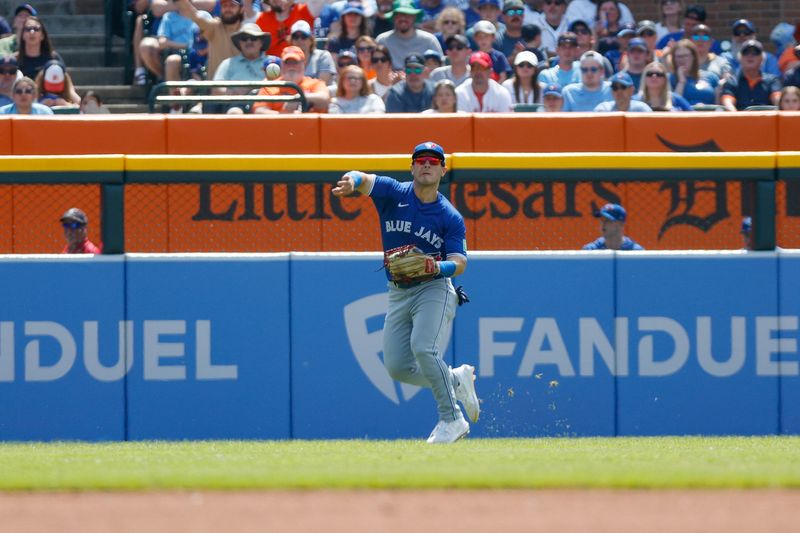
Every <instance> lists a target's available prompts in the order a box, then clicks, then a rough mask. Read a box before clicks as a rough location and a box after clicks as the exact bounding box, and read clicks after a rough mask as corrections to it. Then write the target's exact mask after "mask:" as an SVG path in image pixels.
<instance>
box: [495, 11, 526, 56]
mask: <svg viewBox="0 0 800 533" xmlns="http://www.w3.org/2000/svg"><path fill="white" fill-rule="evenodd" d="M524 21H525V4H523V3H522V0H506V1H505V2H504V3H503V22H504V23H505V27H504V28H502V29H501V30H500V31H498V32H497V36H496V37H495V45H494V46H495V47H496V48H497V49H498V50H500V51H501V52H502V53H503V55H504V56H506V57H507V58H513V57H514V54H516V53H517V52H521V51H523V50H525V48H526V45H525V40H524V39H523V38H522V24H523V22H524Z"/></svg>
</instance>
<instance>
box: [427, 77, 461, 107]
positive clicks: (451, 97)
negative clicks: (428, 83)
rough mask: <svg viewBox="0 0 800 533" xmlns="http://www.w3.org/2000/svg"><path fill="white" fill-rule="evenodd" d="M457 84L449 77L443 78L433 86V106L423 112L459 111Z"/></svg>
mask: <svg viewBox="0 0 800 533" xmlns="http://www.w3.org/2000/svg"><path fill="white" fill-rule="evenodd" d="M458 112H459V111H458V97H457V96H456V86H455V84H454V83H453V82H452V81H450V80H448V79H441V80H439V81H437V82H436V84H435V85H434V87H433V100H432V102H431V108H430V109H426V110H425V111H423V113H426V114H427V113H458Z"/></svg>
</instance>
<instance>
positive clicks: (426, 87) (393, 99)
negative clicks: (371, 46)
mask: <svg viewBox="0 0 800 533" xmlns="http://www.w3.org/2000/svg"><path fill="white" fill-rule="evenodd" d="M404 65H405V73H406V79H405V80H404V81H401V82H400V83H397V84H395V85H394V86H392V88H391V89H389V92H388V93H386V98H385V99H386V112H387V113H421V112H422V111H425V110H426V109H428V108H429V107H431V101H432V100H433V83H432V82H431V81H430V80H428V79H426V77H425V58H424V57H422V56H421V55H419V54H411V55H409V56H407V57H406V59H405V62H404Z"/></svg>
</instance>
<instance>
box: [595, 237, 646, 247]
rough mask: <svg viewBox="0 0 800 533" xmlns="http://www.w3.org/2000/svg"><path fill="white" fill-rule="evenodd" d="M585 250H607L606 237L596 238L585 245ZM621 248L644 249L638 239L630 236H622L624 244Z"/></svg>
mask: <svg viewBox="0 0 800 533" xmlns="http://www.w3.org/2000/svg"><path fill="white" fill-rule="evenodd" d="M583 249H584V250H607V249H608V248H607V247H606V238H605V237H600V238H599V239H595V240H593V241H592V242H590V243H589V244H587V245H586V246H584V247H583ZM620 250H644V248H642V245H641V244H639V243H637V242H636V241H634V240H632V239H629V238H628V237H623V238H622V246H621V247H620Z"/></svg>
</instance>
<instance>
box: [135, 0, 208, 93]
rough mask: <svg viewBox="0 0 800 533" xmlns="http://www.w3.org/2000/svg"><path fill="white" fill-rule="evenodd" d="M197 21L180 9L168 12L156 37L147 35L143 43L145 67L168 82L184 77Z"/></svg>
mask: <svg viewBox="0 0 800 533" xmlns="http://www.w3.org/2000/svg"><path fill="white" fill-rule="evenodd" d="M194 25H195V24H194V22H192V20H191V18H189V17H184V16H183V15H181V13H180V12H177V11H168V12H166V13H164V16H163V17H161V22H160V23H159V25H158V31H157V32H156V37H155V38H152V37H145V38H144V39H142V42H141V43H140V44H139V50H140V52H141V54H142V62H143V63H144V66H145V67H146V68H147V69H148V70H149V71H150V72H152V73H153V74H154V75H155V76H156V77H158V78H163V79H165V80H167V81H177V80H180V79H181V78H182V72H181V69H182V68H183V57H184V56H188V53H189V48H190V47H191V45H192V42H193V41H194Z"/></svg>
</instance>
